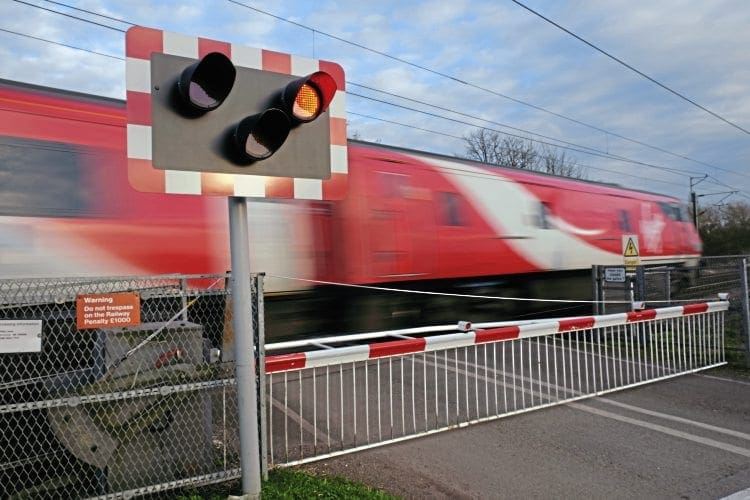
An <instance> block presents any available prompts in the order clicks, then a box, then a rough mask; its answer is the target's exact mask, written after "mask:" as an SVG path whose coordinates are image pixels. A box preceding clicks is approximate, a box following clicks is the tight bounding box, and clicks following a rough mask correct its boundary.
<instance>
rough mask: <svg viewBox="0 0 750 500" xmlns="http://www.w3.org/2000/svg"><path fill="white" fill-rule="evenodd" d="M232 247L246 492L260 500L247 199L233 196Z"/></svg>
mask: <svg viewBox="0 0 750 500" xmlns="http://www.w3.org/2000/svg"><path fill="white" fill-rule="evenodd" d="M227 199H228V206H229V245H230V253H231V257H232V279H231V291H232V327H233V328H234V357H235V369H236V375H237V406H238V409H239V427H240V464H241V467H242V491H243V492H244V493H245V495H246V496H247V497H249V498H260V489H261V482H260V446H259V442H258V397H257V394H258V393H257V391H258V387H257V383H256V379H255V355H254V353H255V349H256V346H255V345H254V342H253V327H252V321H253V318H252V311H251V304H252V301H251V296H250V294H251V291H250V240H249V238H248V229H247V227H248V219H247V198H242V197H238V196H230V197H228V198H227Z"/></svg>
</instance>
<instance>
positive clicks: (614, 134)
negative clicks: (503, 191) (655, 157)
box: [227, 0, 716, 168]
mask: <svg viewBox="0 0 750 500" xmlns="http://www.w3.org/2000/svg"><path fill="white" fill-rule="evenodd" d="M227 1H228V2H230V3H233V4H235V5H238V6H240V7H244V8H246V9H249V10H252V11H255V12H257V13H259V14H263V15H265V16H269V17H272V18H274V19H277V20H279V21H283V22H285V23H288V24H291V25H293V26H297V27H299V28H303V29H306V30H309V31H311V32H313V33H318V34H320V35H323V36H326V37H328V38H331V39H332V40H336V41H339V42H342V43H345V44H348V45H351V46H353V47H357V48H359V49H362V50H365V51H368V52H371V53H373V54H377V55H379V56H382V57H385V58H387V59H391V60H393V61H396V62H399V63H401V64H405V65H407V66H411V67H413V68H416V69H419V70H421V71H425V72H427V73H430V74H432V75H435V76H439V77H441V78H446V79H448V80H452V81H454V82H456V83H459V84H461V85H465V86H468V87H470V88H473V89H475V90H479V91H481V92H485V93H488V94H491V95H494V96H496V97H501V98H503V99H507V100H509V101H512V102H515V103H516V104H520V105H522V106H526V107H529V108H532V109H535V110H537V111H541V112H543V113H547V114H550V115H553V116H555V117H557V118H561V119H563V120H567V121H569V122H572V123H576V124H578V125H582V126H584V127H587V128H590V129H592V130H596V131H597V132H601V133H604V134H608V135H610V136H612V137H617V138H618V139H622V140H624V141H628V142H631V143H633V144H638V145H639V146H643V147H647V148H651V149H654V150H656V151H660V152H662V153H668V154H673V155H675V156H678V157H681V158H683V159H690V158H687V157H684V156H683V155H680V154H679V153H672V152H669V151H668V150H666V149H664V148H660V147H658V146H653V145H651V144H648V143H646V142H643V141H640V140H637V139H633V138H631V137H628V136H625V135H622V134H618V133H617V132H612V131H611V130H607V129H604V128H602V127H598V126H596V125H592V124H590V123H586V122H584V121H581V120H578V119H575V118H572V117H570V116H566V115H563V114H561V113H557V112H555V111H551V110H549V109H546V108H543V107H541V106H538V105H535V104H532V103H529V102H526V101H522V100H520V99H516V98H514V97H511V96H509V95H505V94H502V93H500V92H498V91H496V90H492V89H490V88H487V87H483V86H481V85H478V84H475V83H471V82H468V81H466V80H463V79H460V78H457V77H456V76H453V75H450V74H447V73H443V72H441V71H437V70H434V69H432V68H428V67H426V66H422V65H420V64H417V63H414V62H411V61H408V60H406V59H403V58H400V57H397V56H393V55H391V54H388V53H386V52H382V51H380V50H376V49H373V48H370V47H367V46H365V45H362V44H360V43H357V42H353V41H351V40H347V39H345V38H342V37H339V36H336V35H333V34H331V33H327V32H325V31H320V30H317V29H315V28H312V27H310V26H307V25H305V24H302V23H299V22H296V21H292V20H290V19H287V18H284V17H281V16H278V15H276V14H272V13H270V12H268V11H265V10H263V9H259V8H258V7H253V6H252V5H248V4H246V3H243V2H239V1H238V0H227ZM690 160H691V161H695V162H697V163H701V164H704V163H703V162H701V161H700V160H693V159H690ZM704 165H706V166H711V167H712V168H716V167H715V166H713V165H709V164H704Z"/></svg>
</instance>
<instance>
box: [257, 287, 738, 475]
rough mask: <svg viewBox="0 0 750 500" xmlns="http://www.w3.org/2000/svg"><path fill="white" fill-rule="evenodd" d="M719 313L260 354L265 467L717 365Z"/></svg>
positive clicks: (638, 315) (706, 308)
mask: <svg viewBox="0 0 750 500" xmlns="http://www.w3.org/2000/svg"><path fill="white" fill-rule="evenodd" d="M728 306H729V304H728V302H725V301H722V302H712V303H701V304H693V305H688V306H676V307H668V308H661V309H655V310H645V311H639V312H630V313H620V314H611V315H604V316H594V317H586V318H577V319H571V320H561V321H541V322H538V323H530V324H526V325H522V326H509V327H501V328H489V329H479V328H477V329H467V331H465V332H460V333H453V334H447V335H436V336H428V337H423V338H408V339H401V340H394V341H388V342H382V343H375V344H369V345H361V346H351V347H341V348H332V349H323V350H318V351H311V352H305V353H293V354H285V355H278V356H269V357H267V358H266V372H267V379H268V380H267V390H268V394H267V401H268V402H269V404H268V454H269V461H270V464H271V465H289V464H299V463H303V462H307V461H313V460H318V459H321V458H326V457H330V456H333V455H338V454H343V453H348V452H351V451H355V450H361V449H364V448H369V447H373V446H379V445H383V444H386V443H392V442H397V441H402V440H405V439H410V438H414V437H419V436H424V435H428V434H432V433H435V432H440V431H445V430H449V429H453V428H458V427H463V426H466V425H470V424H474V423H478V422H483V421H487V420H492V419H496V418H500V417H505V416H509V415H514V414H518V413H522V412H527V411H531V410H536V409H539V408H545V407H548V406H552V405H557V404H562V403H566V402H570V401H575V400H578V399H583V398H588V397H592V396H595V395H600V394H605V393H608V392H612V391H617V390H620V389H624V388H628V387H634V386H637V385H641V384H645V383H649V382H654V381H657V380H663V379H667V378H671V377H676V376H679V375H683V374H686V373H692V372H695V371H698V370H704V369H707V368H711V367H715V366H720V365H722V364H724V363H725V361H724V355H723V347H724V345H723V331H724V320H723V318H724V312H725V311H726V310H727V308H728Z"/></svg>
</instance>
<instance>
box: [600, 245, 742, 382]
mask: <svg viewBox="0 0 750 500" xmlns="http://www.w3.org/2000/svg"><path fill="white" fill-rule="evenodd" d="M749 259H750V257H748V256H744V255H738V256H721V257H703V258H702V259H700V261H699V262H698V264H697V265H696V266H694V267H690V266H688V267H669V266H661V267H647V266H639V267H638V268H636V272H635V273H634V274H633V276H632V280H631V279H630V278H628V279H625V278H624V276H625V273H624V267H621V268H620V269H622V270H623V272H622V273H621V274H622V276H623V278H622V279H623V281H622V282H619V281H617V282H615V281H613V282H608V281H607V279H606V270H607V267H604V266H595V267H594V273H593V274H594V276H593V278H594V281H595V285H594V286H595V290H596V291H595V297H597V298H598V299H599V300H603V301H605V302H606V301H608V300H609V301H622V302H623V303H621V304H606V303H605V304H604V305H603V307H602V306H600V307H599V308H598V310H596V311H595V312H597V313H599V314H601V313H604V312H620V311H622V310H628V309H630V308H631V307H632V306H631V305H630V304H628V303H627V302H629V301H630V300H631V299H632V300H634V301H636V302H645V303H646V304H647V306H648V307H662V306H669V305H674V304H682V303H685V302H688V301H695V300H715V299H716V298H717V296H718V294H720V293H722V294H723V293H726V294H728V295H729V299H730V307H729V310H728V311H727V315H726V334H725V335H726V339H725V340H726V345H725V350H726V357H727V362H728V363H729V364H730V365H735V366H740V365H743V364H744V365H745V366H746V367H748V368H750V345H749V342H748V334H749V330H750V326H749V324H748V323H750V321H748V319H749V318H748V312H747V304H748V298H749V296H750V290H748V284H747V265H748V260H749ZM616 267H617V266H616ZM610 269H612V268H611V267H610ZM612 274H613V276H618V275H619V273H612Z"/></svg>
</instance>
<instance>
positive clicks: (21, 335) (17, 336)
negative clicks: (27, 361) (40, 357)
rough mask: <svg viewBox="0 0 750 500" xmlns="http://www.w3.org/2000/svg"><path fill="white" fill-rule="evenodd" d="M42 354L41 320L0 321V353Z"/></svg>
mask: <svg viewBox="0 0 750 500" xmlns="http://www.w3.org/2000/svg"><path fill="white" fill-rule="evenodd" d="M14 352H42V320H41V319H30V320H28V319H18V320H15V319H10V320H0V353H4V354H7V353H14Z"/></svg>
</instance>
